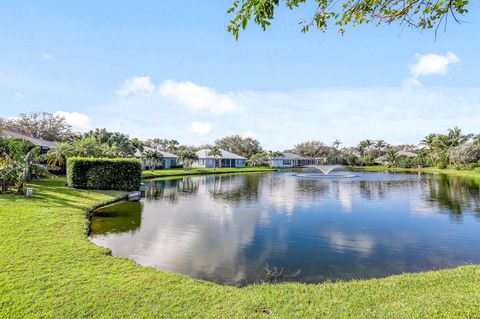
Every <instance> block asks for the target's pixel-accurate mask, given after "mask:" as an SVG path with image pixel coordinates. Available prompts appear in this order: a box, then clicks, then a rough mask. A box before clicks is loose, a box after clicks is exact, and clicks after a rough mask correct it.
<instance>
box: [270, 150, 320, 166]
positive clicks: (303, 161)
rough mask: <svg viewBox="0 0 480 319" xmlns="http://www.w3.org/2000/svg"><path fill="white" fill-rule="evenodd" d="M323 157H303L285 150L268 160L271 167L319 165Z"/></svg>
mask: <svg viewBox="0 0 480 319" xmlns="http://www.w3.org/2000/svg"><path fill="white" fill-rule="evenodd" d="M322 161H323V159H316V158H308V157H303V156H300V155H298V154H294V153H289V152H285V153H283V154H282V155H281V156H279V157H275V158H272V159H271V160H270V166H271V167H301V166H307V165H319V164H320V163H322Z"/></svg>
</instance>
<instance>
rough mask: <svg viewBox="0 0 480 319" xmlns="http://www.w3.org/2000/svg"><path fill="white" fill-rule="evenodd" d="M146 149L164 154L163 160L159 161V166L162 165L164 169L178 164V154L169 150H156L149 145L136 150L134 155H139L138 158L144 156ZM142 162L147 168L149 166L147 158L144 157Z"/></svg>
mask: <svg viewBox="0 0 480 319" xmlns="http://www.w3.org/2000/svg"><path fill="white" fill-rule="evenodd" d="M145 151H157V152H158V153H160V154H162V156H163V161H160V162H158V163H157V167H162V168H164V169H169V168H171V167H175V166H177V155H175V154H172V153H169V152H165V151H160V150H156V149H154V148H151V147H147V146H144V147H143V151H140V150H139V149H137V150H136V151H135V155H134V156H135V157H137V158H142V157H143V153H144V152H145ZM142 162H143V168H144V169H145V168H146V167H147V161H146V160H145V159H142Z"/></svg>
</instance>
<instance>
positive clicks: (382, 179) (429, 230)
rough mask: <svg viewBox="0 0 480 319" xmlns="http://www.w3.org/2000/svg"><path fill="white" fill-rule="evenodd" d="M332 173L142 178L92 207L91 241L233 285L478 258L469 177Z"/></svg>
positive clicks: (479, 196) (477, 220) (477, 217)
mask: <svg viewBox="0 0 480 319" xmlns="http://www.w3.org/2000/svg"><path fill="white" fill-rule="evenodd" d="M334 174H335V175H341V176H330V177H315V176H312V177H309V175H308V173H306V174H303V173H302V174H295V173H292V172H275V173H268V174H238V175H216V176H199V177H185V178H179V179H170V180H163V181H156V182H150V183H149V184H148V189H147V192H146V198H145V199H143V200H142V201H141V202H140V203H120V204H117V205H113V206H109V207H107V208H104V209H102V210H100V211H99V212H98V215H97V216H96V217H94V218H93V220H92V225H91V240H92V241H93V242H94V243H96V244H98V245H100V246H104V247H109V248H111V249H112V252H113V255H115V256H127V257H130V258H132V259H134V260H135V261H136V262H138V263H139V264H142V265H146V266H153V267H155V268H158V269H161V270H165V271H172V272H178V273H183V274H187V275H190V276H192V277H195V278H201V279H206V280H210V281H214V282H217V283H221V284H230V285H239V286H241V285H245V284H250V283H254V282H261V281H265V280H267V281H277V282H278V281H302V282H323V281H335V280H339V279H342V280H349V279H356V278H371V277H384V276H388V275H391V274H398V273H402V272H413V271H423V270H431V269H439V268H447V267H454V266H457V265H464V264H469V263H480V190H479V186H478V185H477V184H475V182H474V181H473V180H469V179H462V178H458V177H448V176H443V175H439V176H437V175H428V174H393V173H357V172H356V173H351V172H336V173H334ZM352 174H355V176H354V177H352ZM299 175H301V176H299ZM275 269H276V270H277V271H276V272H275V271H274V270H275ZM272 272H273V273H272ZM267 274H270V276H268V275H267Z"/></svg>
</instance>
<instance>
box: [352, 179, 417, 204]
mask: <svg viewBox="0 0 480 319" xmlns="http://www.w3.org/2000/svg"><path fill="white" fill-rule="evenodd" d="M418 182H419V181H418V180H417V179H403V180H394V179H392V180H361V181H358V183H353V184H352V185H353V186H358V189H359V193H360V197H362V198H363V199H368V200H376V199H385V198H386V197H387V196H388V194H389V193H391V192H395V191H410V190H412V189H413V188H415V187H418Z"/></svg>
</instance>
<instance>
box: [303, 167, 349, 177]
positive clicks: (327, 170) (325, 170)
mask: <svg viewBox="0 0 480 319" xmlns="http://www.w3.org/2000/svg"><path fill="white" fill-rule="evenodd" d="M307 167H309V168H314V169H317V170H319V171H321V172H322V173H323V174H324V175H328V174H330V172H331V171H333V170H335V169H337V168H339V167H342V165H308V166H307Z"/></svg>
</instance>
